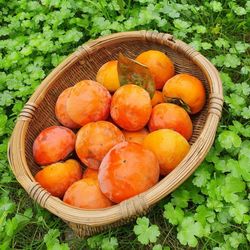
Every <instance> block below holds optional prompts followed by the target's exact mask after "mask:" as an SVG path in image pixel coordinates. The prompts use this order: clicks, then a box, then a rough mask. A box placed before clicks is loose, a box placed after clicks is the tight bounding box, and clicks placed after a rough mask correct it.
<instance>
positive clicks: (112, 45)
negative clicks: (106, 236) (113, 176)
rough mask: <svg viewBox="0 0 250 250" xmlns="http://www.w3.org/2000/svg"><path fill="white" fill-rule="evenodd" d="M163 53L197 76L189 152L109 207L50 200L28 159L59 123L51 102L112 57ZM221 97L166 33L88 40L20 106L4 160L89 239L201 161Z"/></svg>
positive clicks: (202, 67) (210, 77) (207, 70)
mask: <svg viewBox="0 0 250 250" xmlns="http://www.w3.org/2000/svg"><path fill="white" fill-rule="evenodd" d="M149 49H155V50H160V51H163V52H165V53H166V54H167V55H168V56H169V57H170V58H171V60H172V61H173V62H174V65H175V70H176V73H190V74H192V75H194V76H196V77H198V78H199V79H200V80H201V81H202V82H203V84H204V86H205V89H206V96H207V101H206V105H205V107H204V108H203V110H202V111H201V112H200V113H199V114H197V115H195V116H193V117H192V121H193V129H194V131H193V136H192V138H191V140H190V143H191V144H192V147H191V150H190V152H189V153H188V155H187V156H186V157H185V159H184V160H183V161H182V162H181V163H180V164H179V166H178V167H177V168H176V169H175V170H174V171H172V172H171V173H170V174H169V175H168V176H167V177H165V178H164V179H163V180H162V181H160V182H159V183H158V184H157V185H155V186H154V187H153V188H151V189H150V190H149V191H147V192H145V193H143V194H140V195H139V196H136V197H133V198H131V199H129V200H126V201H124V202H122V203H120V204H118V205H115V206H113V207H112V208H107V209H99V210H81V209H77V208H73V207H70V206H67V205H66V204H64V203H63V202H62V201H60V200H59V199H58V198H55V197H53V196H51V195H50V194H49V193H48V192H47V191H46V190H44V189H43V188H42V187H41V186H40V185H39V184H38V183H36V182H35V180H34V178H33V176H34V175H35V174H36V173H37V172H38V171H39V170H40V167H39V166H38V165H37V164H36V163H35V162H34V160H33V156H32V145H33V142H34V140H35V138H36V137H37V135H38V134H39V133H40V132H41V130H43V129H45V128H47V127H49V126H51V125H59V123H58V121H57V119H56V117H55V115H54V108H55V103H56V100H57V98H58V96H59V95H60V93H61V92H62V91H63V90H64V89H66V88H68V87H70V86H73V85H74V84H76V83H77V82H79V81H80V80H83V79H91V80H95V76H96V73H97V71H98V69H99V68H100V67H101V66H102V65H103V64H104V63H105V62H107V61H109V60H112V59H113V60H114V59H117V57H118V53H119V52H122V53H123V54H124V55H126V56H128V57H130V58H135V57H136V56H137V55H138V54H140V53H141V52H143V51H146V50H149ZM222 105H223V95H222V87H221V82H220V78H219V76H218V72H217V70H216V69H215V68H214V67H213V65H212V64H211V63H210V62H209V61H208V60H207V59H206V58H204V57H203V56H202V55H201V54H200V53H198V52H196V51H195V50H194V49H193V48H191V47H189V46H188V45H186V44H185V43H183V42H181V41H178V40H174V39H173V37H172V36H171V35H169V34H163V33H158V32H146V31H137V32H125V33H118V34H115V35H111V36H108V37H104V38H101V39H97V40H94V41H90V42H88V43H87V44H85V45H83V46H81V47H79V48H78V50H77V51H76V52H75V53H73V54H72V55H71V56H69V57H68V58H67V59H66V60H65V61H64V62H63V63H62V64H60V65H59V66H58V67H57V68H56V69H55V70H53V71H52V73H51V74H50V75H49V76H48V77H47V78H46V79H45V80H44V81H43V83H42V84H41V85H40V86H39V88H38V89H37V91H36V92H35V93H34V94H33V96H32V97H31V98H30V100H29V102H28V103H27V104H26V105H25V106H24V109H23V111H22V112H21V114H20V116H19V118H18V121H17V124H16V127H15V129H14V132H13V135H12V139H11V141H10V143H9V161H10V164H11V167H12V169H13V172H14V174H15V175H16V178H17V179H18V181H19V182H20V184H21V185H22V186H23V187H24V188H25V190H26V191H27V192H28V193H29V194H30V196H31V197H32V198H33V199H34V200H36V201H37V202H38V203H39V204H40V205H41V206H43V207H45V208H47V209H48V210H49V211H51V212H52V213H54V214H56V215H57V216H59V217H61V218H62V219H63V220H64V221H65V222H66V223H67V224H68V225H69V226H70V227H71V228H72V229H73V230H74V231H75V232H76V233H78V234H79V235H80V236H84V235H91V234H93V233H96V232H99V231H100V230H104V229H106V228H108V227H110V226H116V225H120V224H123V223H124V222H126V221H129V220H131V219H134V218H135V217H136V216H138V215H141V214H144V213H146V212H147V211H148V209H149V208H150V207H151V206H152V205H153V204H155V203H156V202H157V201H158V200H160V199H161V198H163V197H164V196H166V195H167V194H169V193H170V192H171V191H173V190H174V189H175V188H177V187H178V186H179V185H180V184H181V183H182V182H183V181H184V180H185V179H187V178H188V176H190V175H191V173H192V172H193V171H194V170H195V169H196V168H197V166H198V165H199V164H200V163H201V161H202V160H203V159H204V157H205V155H206V153H207V152H208V150H209V148H210V147H211V145H212V143H213V140H214V136H215V132H216V128H217V124H218V121H219V118H220V115H221V110H222Z"/></svg>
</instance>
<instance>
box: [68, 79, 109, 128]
mask: <svg viewBox="0 0 250 250" xmlns="http://www.w3.org/2000/svg"><path fill="white" fill-rule="evenodd" d="M110 102H111V95H110V93H109V92H108V90H107V89H106V88H105V87H104V86H103V85H101V84H100V83H98V82H95V81H91V80H83V81H81V82H78V83H77V84H76V85H75V86H74V87H73V88H72V90H71V92H70V95H69V97H68V100H67V104H66V107H67V113H68V115H69V117H70V119H71V120H72V121H74V122H75V123H77V124H80V125H82V126H84V125H85V124H87V123H89V122H94V121H100V120H105V119H106V118H107V117H108V115H109V110H110Z"/></svg>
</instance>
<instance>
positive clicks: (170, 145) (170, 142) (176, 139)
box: [143, 129, 190, 175]
mask: <svg viewBox="0 0 250 250" xmlns="http://www.w3.org/2000/svg"><path fill="white" fill-rule="evenodd" d="M143 146H144V147H145V148H147V149H149V150H151V151H152V152H154V153H155V155H156V156H157V159H158V161H159V165H160V172H161V175H167V174H168V173H170V172H171V171H172V170H173V169H174V168H175V167H177V165H178V164H179V163H180V162H181V161H182V159H183V158H184V157H185V156H186V154H187V153H188V151H189V149H190V145H189V144H188V142H187V140H186V139H185V138H184V137H183V136H182V135H181V134H179V133H178V132H175V131H173V130H170V129H159V130H156V131H154V132H152V133H149V134H148V135H147V136H146V138H145V139H144V142H143Z"/></svg>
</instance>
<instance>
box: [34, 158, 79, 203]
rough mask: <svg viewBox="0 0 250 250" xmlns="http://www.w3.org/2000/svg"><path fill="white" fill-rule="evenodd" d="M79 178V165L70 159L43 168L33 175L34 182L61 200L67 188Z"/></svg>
mask: <svg viewBox="0 0 250 250" xmlns="http://www.w3.org/2000/svg"><path fill="white" fill-rule="evenodd" d="M81 177H82V169H81V166H80V164H79V163H78V162H77V161H76V160H71V159H70V160H67V161H65V162H57V163H53V164H51V165H48V166H46V167H44V168H43V169H42V170H40V171H39V172H38V173H37V174H36V175H35V180H36V181H37V182H38V183H40V185H41V186H42V187H43V188H44V189H46V190H47V191H48V192H50V193H51V194H52V195H54V196H56V197H59V198H62V197H63V195H64V193H65V192H66V190H67V189H68V187H69V186H70V185H71V184H73V183H74V182H75V181H78V180H80V179H81Z"/></svg>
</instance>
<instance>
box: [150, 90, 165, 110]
mask: <svg viewBox="0 0 250 250" xmlns="http://www.w3.org/2000/svg"><path fill="white" fill-rule="evenodd" d="M163 102H164V99H163V94H162V92H161V91H159V90H156V91H155V93H154V95H153V98H152V100H151V104H152V107H154V106H155V105H157V104H160V103H163Z"/></svg>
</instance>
